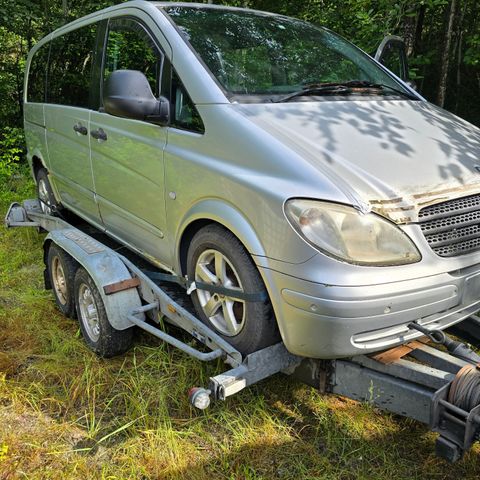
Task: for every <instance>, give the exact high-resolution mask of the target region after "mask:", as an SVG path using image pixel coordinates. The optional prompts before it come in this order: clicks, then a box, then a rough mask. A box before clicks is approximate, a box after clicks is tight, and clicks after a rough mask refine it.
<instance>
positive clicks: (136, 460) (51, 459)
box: [0, 177, 480, 480]
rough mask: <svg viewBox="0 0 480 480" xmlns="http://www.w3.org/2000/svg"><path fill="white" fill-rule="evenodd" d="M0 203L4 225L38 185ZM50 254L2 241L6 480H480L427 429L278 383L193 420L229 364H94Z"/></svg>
mask: <svg viewBox="0 0 480 480" xmlns="http://www.w3.org/2000/svg"><path fill="white" fill-rule="evenodd" d="M0 192H1V193H0V205H1V207H0V212H1V213H2V215H3V213H4V212H5V210H6V208H7V205H8V203H9V202H10V201H12V200H17V199H18V200H21V199H22V198H26V197H28V196H29V195H32V186H31V184H30V183H29V182H28V181H26V180H25V179H24V178H21V177H20V178H17V179H16V180H14V181H11V182H10V183H9V185H8V188H7V186H5V185H3V186H2V187H0ZM41 245H42V237H41V236H39V235H38V234H37V233H36V232H35V231H33V230H21V229H18V230H8V231H7V230H6V229H4V228H3V227H2V228H1V229H0V479H16V478H19V479H20V478H22V479H42V480H43V479H50V478H51V479H59V478H61V479H70V478H71V479H78V478H82V479H85V480H87V479H130V478H135V479H157V478H158V479H196V480H197V479H208V480H214V479H225V480H233V479H246V480H258V479H277V478H279V479H292V480H294V479H295V480H296V479H336V478H338V479H388V478H395V479H409V480H410V479H443V478H445V479H447V478H451V479H460V478H462V479H463V478H471V479H474V478H478V474H479V472H480V460H479V459H480V448H478V446H477V447H475V448H474V449H473V451H472V452H470V453H469V454H468V455H467V456H466V458H465V459H464V460H463V461H462V462H460V463H457V464H455V465H454V466H449V465H447V464H446V463H444V462H443V461H441V460H438V459H437V458H436V457H435V456H434V438H435V436H434V435H433V434H431V433H428V432H427V430H426V428H425V427H424V426H422V425H420V424H418V423H416V422H413V421H409V420H405V419H401V418H399V417H394V416H391V415H388V414H385V413H382V412H379V411H378V410H376V409H374V408H372V407H370V406H366V405H360V404H358V403H355V402H352V401H349V400H345V399H341V398H338V397H334V396H324V395H320V394H319V393H318V392H315V391H314V390H312V389H310V388H309V387H306V386H303V385H300V384H298V383H296V382H295V381H293V380H292V379H290V378H288V377H284V376H280V375H279V376H276V377H274V378H272V379H270V380H267V381H264V382H261V383H260V384H258V385H256V386H253V387H251V388H249V389H246V390H244V391H243V392H241V393H240V394H238V395H236V396H235V397H233V398H230V399H228V400H227V401H226V402H225V403H217V404H214V405H213V406H212V407H211V408H210V409H209V410H207V411H205V412H199V411H196V410H194V409H192V408H191V407H190V405H189V404H188V401H187V391H188V389H189V388H190V387H192V386H195V385H204V384H206V383H207V381H208V377H209V376H211V375H214V374H216V373H219V372H220V371H221V370H222V368H223V365H222V364H221V363H220V362H219V363H213V364H208V365H205V364H201V363H200V362H198V361H196V360H194V359H192V358H190V357H188V356H186V355H184V354H182V353H181V352H178V351H176V350H174V349H171V348H169V347H168V346H166V345H164V344H162V343H159V342H157V341H156V340H155V339H153V338H152V337H150V336H148V335H146V334H139V335H138V336H137V338H136V342H135V346H134V348H133V349H132V350H130V351H129V352H128V353H127V354H126V355H123V356H121V357H118V358H114V359H110V360H102V359H100V358H98V357H96V356H95V355H94V354H93V353H92V352H90V351H89V350H88V349H87V348H86V346H85V345H84V343H83V341H82V339H81V336H80V333H79V329H78V325H77V324H76V323H75V322H74V321H71V320H68V319H66V318H64V317H63V316H62V315H60V314H59V313H58V312H57V310H56V309H55V307H54V304H53V300H52V296H51V294H50V293H49V292H45V291H44V289H43V284H42V272H43V264H42V250H41Z"/></svg>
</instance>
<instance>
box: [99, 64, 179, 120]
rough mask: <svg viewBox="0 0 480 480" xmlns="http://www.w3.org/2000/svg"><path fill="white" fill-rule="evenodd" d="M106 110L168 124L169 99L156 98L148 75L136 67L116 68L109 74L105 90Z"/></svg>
mask: <svg viewBox="0 0 480 480" xmlns="http://www.w3.org/2000/svg"><path fill="white" fill-rule="evenodd" d="M103 105H104V107H105V112H107V113H109V114H110V115H115V116H117V117H124V118H132V119H134V120H146V121H149V122H154V123H158V124H160V125H167V124H168V122H169V120H170V102H169V101H168V100H167V99H166V98H164V97H160V99H159V100H157V99H156V98H155V96H154V95H153V93H152V89H151V88H150V84H149V83H148V80H147V77H146V76H145V75H144V74H143V73H142V72H139V71H137V70H115V71H114V72H112V73H111V74H110V76H109V77H108V79H107V81H106V82H105V87H104V91H103Z"/></svg>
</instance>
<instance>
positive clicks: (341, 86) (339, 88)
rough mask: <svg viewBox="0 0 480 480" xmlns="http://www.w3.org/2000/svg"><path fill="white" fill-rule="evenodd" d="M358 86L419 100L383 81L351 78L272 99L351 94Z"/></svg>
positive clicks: (317, 85) (308, 87)
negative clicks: (346, 80) (347, 80)
mask: <svg viewBox="0 0 480 480" xmlns="http://www.w3.org/2000/svg"><path fill="white" fill-rule="evenodd" d="M356 88H362V89H371V90H390V91H392V92H395V93H397V94H398V95H402V96H403V97H407V98H409V99H410V100H418V98H417V97H416V96H415V95H413V94H411V93H409V92H406V91H405V92H404V91H402V90H400V89H397V88H395V87H392V86H390V85H386V84H383V83H373V82H368V81H366V80H351V81H349V82H341V83H340V82H338V83H336V82H335V83H334V82H332V83H318V84H310V85H306V86H305V87H304V88H302V89H301V90H298V91H296V92H293V93H289V94H288V95H285V96H283V97H280V98H277V99H275V100H272V102H274V103H281V102H288V101H290V100H292V99H294V98H297V97H302V96H304V95H322V94H337V93H338V94H350V93H352V92H353V90H354V89H356Z"/></svg>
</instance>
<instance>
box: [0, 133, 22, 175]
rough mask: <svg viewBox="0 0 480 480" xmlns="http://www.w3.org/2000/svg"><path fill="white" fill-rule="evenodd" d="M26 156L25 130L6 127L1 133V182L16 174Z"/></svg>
mask: <svg viewBox="0 0 480 480" xmlns="http://www.w3.org/2000/svg"><path fill="white" fill-rule="evenodd" d="M24 154H25V137H24V134H23V129H22V128H18V127H4V128H3V130H1V131H0V180H1V178H2V177H9V176H11V175H12V174H13V173H15V172H16V171H17V170H18V168H19V166H20V162H21V160H22V158H23V156H24Z"/></svg>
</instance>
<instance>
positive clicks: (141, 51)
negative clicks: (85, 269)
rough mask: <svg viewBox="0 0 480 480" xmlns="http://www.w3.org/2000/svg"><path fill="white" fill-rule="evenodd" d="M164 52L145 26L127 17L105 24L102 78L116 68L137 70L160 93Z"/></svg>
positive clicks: (154, 90)
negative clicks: (106, 27)
mask: <svg viewBox="0 0 480 480" xmlns="http://www.w3.org/2000/svg"><path fill="white" fill-rule="evenodd" d="M162 61H163V55H162V54H161V53H160V51H159V49H158V48H157V46H156V45H155V43H154V42H153V40H152V38H151V37H150V35H149V34H148V32H147V31H146V30H145V28H144V27H143V26H142V25H141V24H140V23H138V22H136V21H135V20H132V19H130V18H117V19H114V20H111V21H110V22H109V24H108V41H107V48H106V54H105V63H104V72H103V80H104V82H105V80H106V79H107V78H108V76H109V75H110V74H111V73H112V72H114V71H115V70H138V71H140V72H142V73H143V74H144V75H145V76H146V77H147V79H148V81H149V83H150V87H151V88H152V92H153V94H154V95H155V96H156V97H158V96H159V95H160V73H161V71H162Z"/></svg>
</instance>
